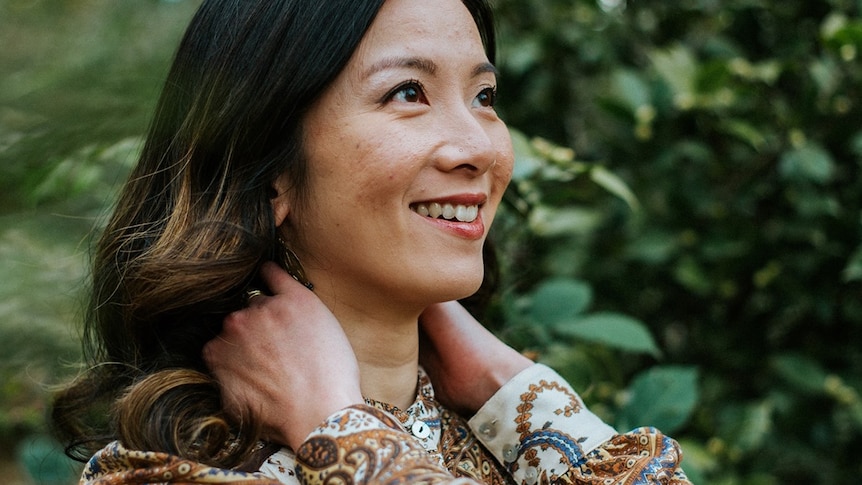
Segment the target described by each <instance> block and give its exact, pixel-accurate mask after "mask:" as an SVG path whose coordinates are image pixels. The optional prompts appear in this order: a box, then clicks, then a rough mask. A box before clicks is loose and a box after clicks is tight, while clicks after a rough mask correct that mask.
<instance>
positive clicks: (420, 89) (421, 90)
mask: <svg viewBox="0 0 862 485" xmlns="http://www.w3.org/2000/svg"><path fill="white" fill-rule="evenodd" d="M408 88H415V89H416V91H417V95H418V96H419V97H420V98H421V99H424V98H425V86H423V85H422V83H421V82H419V80H417V79H411V80H409V81H405V82H403V83H401V84H399V85H398V86H395V88H393V89H392V90H391V91H389V92H388V93H386V96H384V97H383V102H385V103H386V102H389V101H394V100H395V97H396V96H398V94H399V93H403V92H404V91H405V90H406V89H408Z"/></svg>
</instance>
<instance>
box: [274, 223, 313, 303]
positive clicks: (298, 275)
mask: <svg viewBox="0 0 862 485" xmlns="http://www.w3.org/2000/svg"><path fill="white" fill-rule="evenodd" d="M278 243H279V244H280V245H281V250H282V251H281V252H282V266H283V267H284V269H285V270H286V271H287V273H288V274H289V275H290V276H293V279H295V280H296V281H299V282H300V283H302V285H303V286H305V287H306V288H308V289H309V290H311V291H314V285H313V284H311V282H310V281H308V277H307V276H305V270H304V269H302V263H300V262H299V258H298V257H297V256H296V253H294V252H293V251H291V250H290V248H289V247H287V243H286V242H285V241H284V239H282V238H281V236H279V237H278Z"/></svg>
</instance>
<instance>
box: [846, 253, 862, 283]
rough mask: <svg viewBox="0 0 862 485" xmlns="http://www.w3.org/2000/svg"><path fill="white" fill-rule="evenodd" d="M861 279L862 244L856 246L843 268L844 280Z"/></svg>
mask: <svg viewBox="0 0 862 485" xmlns="http://www.w3.org/2000/svg"><path fill="white" fill-rule="evenodd" d="M859 280H862V246H859V247H858V248H856V252H854V253H853V255H852V256H850V260H849V261H847V266H846V267H845V268H844V281H845V282H850V281H859Z"/></svg>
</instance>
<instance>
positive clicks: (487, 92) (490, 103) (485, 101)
mask: <svg viewBox="0 0 862 485" xmlns="http://www.w3.org/2000/svg"><path fill="white" fill-rule="evenodd" d="M496 103H497V88H493V87H487V88H485V89H483V90H482V91H480V92H479V94H478V95H476V99H474V100H473V106H474V107H476V108H493V107H494V104H496Z"/></svg>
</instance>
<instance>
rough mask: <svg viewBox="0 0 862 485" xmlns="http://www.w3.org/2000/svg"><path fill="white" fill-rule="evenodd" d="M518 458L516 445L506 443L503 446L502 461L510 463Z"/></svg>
mask: <svg viewBox="0 0 862 485" xmlns="http://www.w3.org/2000/svg"><path fill="white" fill-rule="evenodd" d="M517 459H518V447H517V446H516V445H506V446H504V447H503V461H505V462H506V463H512V462H513V461H515V460H517Z"/></svg>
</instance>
